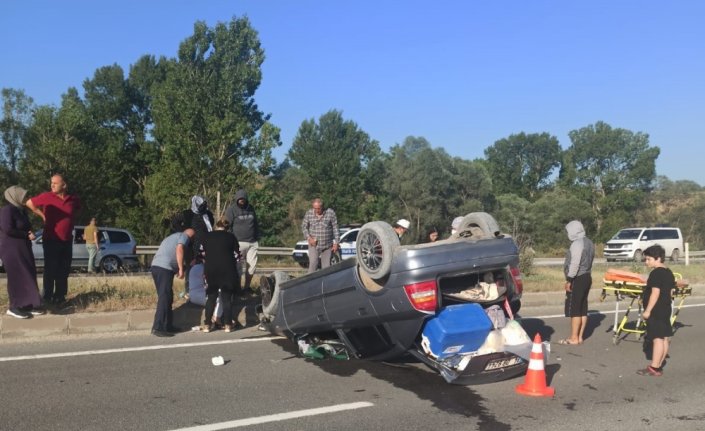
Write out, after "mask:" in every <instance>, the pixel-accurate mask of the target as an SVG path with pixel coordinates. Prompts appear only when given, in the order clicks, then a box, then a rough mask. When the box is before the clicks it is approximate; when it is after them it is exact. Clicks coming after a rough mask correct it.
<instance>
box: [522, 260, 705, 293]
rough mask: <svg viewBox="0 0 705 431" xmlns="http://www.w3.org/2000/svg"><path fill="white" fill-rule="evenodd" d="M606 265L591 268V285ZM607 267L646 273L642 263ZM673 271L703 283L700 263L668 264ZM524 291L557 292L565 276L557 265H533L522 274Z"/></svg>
mask: <svg viewBox="0 0 705 431" xmlns="http://www.w3.org/2000/svg"><path fill="white" fill-rule="evenodd" d="M607 268H608V266H605V265H596V266H594V267H593V268H592V286H593V287H600V286H601V284H602V279H603V278H604V276H605V272H606V271H607ZM609 268H615V269H622V270H625V271H631V272H636V273H639V274H648V270H647V268H646V267H645V266H644V265H637V264H636V263H634V264H625V265H617V264H610V265H609ZM669 268H671V270H672V271H673V272H677V273H680V274H681V275H682V276H683V278H684V279H686V280H688V282H690V284H703V283H705V271H703V266H702V265H700V264H696V265H689V266H685V265H682V264H681V265H669ZM523 281H524V292H527V293H531V292H559V291H562V290H563V286H564V284H565V278H564V277H563V268H559V267H555V266H554V267H538V266H534V267H533V268H532V270H531V275H524V276H523Z"/></svg>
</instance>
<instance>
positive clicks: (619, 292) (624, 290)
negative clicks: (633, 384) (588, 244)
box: [600, 273, 693, 345]
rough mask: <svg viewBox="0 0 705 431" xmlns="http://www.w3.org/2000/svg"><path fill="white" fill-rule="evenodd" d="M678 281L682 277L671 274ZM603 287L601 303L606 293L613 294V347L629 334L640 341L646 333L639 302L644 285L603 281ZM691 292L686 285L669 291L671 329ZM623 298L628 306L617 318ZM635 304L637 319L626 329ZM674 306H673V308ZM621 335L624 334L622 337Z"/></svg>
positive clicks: (630, 282)
mask: <svg viewBox="0 0 705 431" xmlns="http://www.w3.org/2000/svg"><path fill="white" fill-rule="evenodd" d="M673 275H674V276H675V278H676V282H677V281H678V280H682V278H683V276H682V275H681V274H679V273H673ZM603 283H604V287H603V288H602V296H601V298H600V300H601V301H604V299H605V297H606V296H607V292H608V291H610V292H613V293H614V296H615V308H614V325H613V327H612V334H613V337H612V343H613V344H614V345H617V344H619V342H620V341H621V340H622V339H624V338H626V337H627V336H629V334H635V335H636V336H637V340H639V339H641V337H642V335H644V333H645V332H646V321H645V320H644V319H643V318H642V317H641V313H642V312H643V304H642V301H641V295H642V293H643V292H644V287H646V283H639V282H635V281H618V280H603ZM692 292H693V290H692V288H691V287H690V286H688V285H687V284H680V285H678V284H677V285H676V287H674V288H673V289H672V290H671V327H673V325H674V324H675V323H676V319H677V318H678V313H679V312H680V310H681V307H683V304H684V303H685V298H687V297H688V296H690V295H691V293H692ZM623 298H629V299H631V300H630V302H629V305H628V306H627V308H626V310H625V312H624V316H622V318H621V319H620V318H619V312H620V308H619V303H620V301H621V300H622V299H623ZM635 302H636V304H637V313H638V314H637V319H636V322H634V327H628V326H627V324H628V323H629V313H630V312H631V310H632V308H634V303H635ZM674 305H675V306H674ZM622 334H625V335H624V337H622Z"/></svg>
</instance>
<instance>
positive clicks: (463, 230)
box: [453, 212, 499, 239]
mask: <svg viewBox="0 0 705 431" xmlns="http://www.w3.org/2000/svg"><path fill="white" fill-rule="evenodd" d="M498 235H499V224H497V220H495V219H494V217H492V216H491V215H489V214H487V213H485V212H474V213H470V214H467V215H466V216H465V217H463V220H462V221H461V222H460V226H459V227H458V229H457V230H456V232H455V234H454V235H453V237H455V238H468V237H472V238H475V239H477V238H494V237H496V236H498Z"/></svg>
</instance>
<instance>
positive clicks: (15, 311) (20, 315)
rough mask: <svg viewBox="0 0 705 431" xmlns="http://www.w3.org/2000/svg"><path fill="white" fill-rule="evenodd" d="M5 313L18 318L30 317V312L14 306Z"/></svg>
mask: <svg viewBox="0 0 705 431" xmlns="http://www.w3.org/2000/svg"><path fill="white" fill-rule="evenodd" d="M7 314H8V315H10V316H12V317H16V318H18V319H29V318H30V317H32V313H27V312H25V311H21V310H18V309H16V308H10V309H8V310H7Z"/></svg>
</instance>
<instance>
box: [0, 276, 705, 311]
mask: <svg viewBox="0 0 705 431" xmlns="http://www.w3.org/2000/svg"><path fill="white" fill-rule="evenodd" d="M669 267H670V268H671V269H672V270H673V271H674V272H678V273H681V274H682V275H683V278H685V279H686V280H688V281H689V282H690V283H691V284H705V271H703V266H702V265H699V264H696V265H690V266H685V265H671V266H669ZM610 268H619V269H623V270H627V271H632V272H638V273H641V274H646V273H647V270H646V268H645V267H644V266H643V265H635V264H632V265H620V266H617V265H614V264H611V265H610ZM606 270H607V266H604V265H597V266H595V267H594V268H593V271H592V277H593V287H600V285H601V281H602V279H603V277H604V274H605V271H606ZM258 280H259V278H258V277H255V278H254V280H253V286H252V287H253V288H254V289H256V288H258V287H259V286H258ZM523 280H524V292H526V293H531V292H560V291H562V290H563V284H564V278H563V269H562V268H560V267H537V266H535V267H534V268H533V269H532V273H531V275H524V277H523ZM39 286H41V275H40V277H39ZM183 290H184V282H183V280H178V279H176V280H174V293H175V295H174V296H175V298H174V306H175V307H177V306H178V305H180V304H181V303H183V302H185V301H184V300H183V299H179V298H178V293H180V292H182V291H183ZM68 299H69V301H70V302H71V305H73V306H74V308H75V310H76V311H83V312H100V311H122V310H147V309H154V308H155V306H156V301H157V294H156V291H155V288H154V282H153V281H152V277H151V275H149V274H140V275H134V274H128V275H123V276H101V275H98V276H86V275H76V276H72V277H70V278H69V295H68ZM7 303H8V300H7V278H2V279H0V308H6V307H7Z"/></svg>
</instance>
